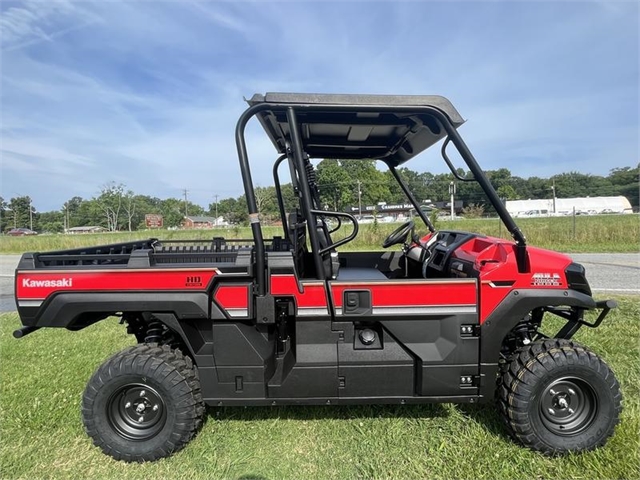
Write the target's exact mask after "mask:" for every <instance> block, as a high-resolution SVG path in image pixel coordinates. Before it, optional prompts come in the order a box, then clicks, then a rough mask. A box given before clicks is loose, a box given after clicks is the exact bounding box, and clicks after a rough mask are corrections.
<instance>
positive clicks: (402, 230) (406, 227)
mask: <svg viewBox="0 0 640 480" xmlns="http://www.w3.org/2000/svg"><path fill="white" fill-rule="evenodd" d="M414 225H415V224H414V223H413V220H408V221H406V222H405V223H403V224H402V225H400V226H399V227H398V228H396V229H395V230H394V231H393V232H391V233H390V234H389V236H388V237H387V238H385V239H384V242H382V248H389V247H390V246H391V245H395V244H397V243H404V242H406V240H407V237H408V236H409V232H411V230H413V227H414Z"/></svg>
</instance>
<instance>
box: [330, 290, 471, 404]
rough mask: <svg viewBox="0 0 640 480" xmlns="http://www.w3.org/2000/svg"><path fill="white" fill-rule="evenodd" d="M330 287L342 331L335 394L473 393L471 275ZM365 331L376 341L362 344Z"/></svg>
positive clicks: (338, 323) (337, 319) (338, 325)
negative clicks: (466, 277) (338, 381)
mask: <svg viewBox="0 0 640 480" xmlns="http://www.w3.org/2000/svg"><path fill="white" fill-rule="evenodd" d="M330 291H331V296H332V303H333V305H334V311H335V320H336V324H335V326H334V328H340V329H342V330H343V331H344V335H343V336H344V342H342V341H341V342H340V343H339V346H338V363H339V368H338V375H339V377H340V381H341V385H343V387H342V388H341V389H340V395H341V396H345V397H349V396H389V395H391V396H406V395H423V396H437V397H446V396H455V395H470V394H475V393H477V391H478V388H477V382H476V376H477V375H478V355H479V339H478V337H477V336H476V334H477V328H476V327H477V325H478V308H477V298H478V289H477V282H476V280H475V279H452V280H448V279H445V280H372V281H358V282H352V281H350V282H340V281H332V282H330ZM356 304H357V305H356ZM365 329H369V330H372V331H373V332H374V334H375V337H376V342H378V343H375V344H372V345H370V346H366V345H364V344H363V342H362V341H361V340H360V335H361V333H362V332H363V330H365ZM467 380H469V381H468V382H467Z"/></svg>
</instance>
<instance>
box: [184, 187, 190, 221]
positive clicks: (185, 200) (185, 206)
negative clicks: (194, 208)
mask: <svg viewBox="0 0 640 480" xmlns="http://www.w3.org/2000/svg"><path fill="white" fill-rule="evenodd" d="M183 192H184V216H185V217H188V216H189V211H188V210H187V193H189V192H188V190H187V189H186V188H185V189H184V190H183Z"/></svg>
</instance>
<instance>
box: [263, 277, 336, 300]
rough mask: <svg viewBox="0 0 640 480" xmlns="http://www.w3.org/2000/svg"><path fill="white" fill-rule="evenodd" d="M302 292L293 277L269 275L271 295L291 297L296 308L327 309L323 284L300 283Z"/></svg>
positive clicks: (316, 282)
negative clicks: (294, 301)
mask: <svg viewBox="0 0 640 480" xmlns="http://www.w3.org/2000/svg"><path fill="white" fill-rule="evenodd" d="M301 286H302V291H300V290H299V289H298V282H297V281H296V277H295V276H294V275H271V295H282V296H292V297H294V298H295V300H296V305H297V306H298V308H327V293H326V290H325V287H324V283H323V282H318V281H312V282H302V283H301Z"/></svg>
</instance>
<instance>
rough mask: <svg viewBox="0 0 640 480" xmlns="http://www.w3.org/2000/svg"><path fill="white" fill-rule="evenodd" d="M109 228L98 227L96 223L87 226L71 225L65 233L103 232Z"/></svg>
mask: <svg viewBox="0 0 640 480" xmlns="http://www.w3.org/2000/svg"><path fill="white" fill-rule="evenodd" d="M106 231H107V229H106V228H104V227H98V226H96V225H93V226H87V227H71V228H67V229H66V230H65V233H70V234H72V235H76V234H78V233H103V232H106Z"/></svg>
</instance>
